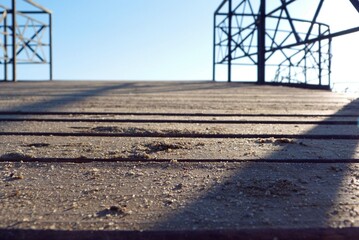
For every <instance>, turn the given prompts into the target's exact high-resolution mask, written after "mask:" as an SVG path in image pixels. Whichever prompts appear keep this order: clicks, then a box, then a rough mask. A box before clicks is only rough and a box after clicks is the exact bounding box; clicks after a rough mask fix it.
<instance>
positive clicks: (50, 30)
mask: <svg viewBox="0 0 359 240" xmlns="http://www.w3.org/2000/svg"><path fill="white" fill-rule="evenodd" d="M49 38H50V39H49V42H50V47H49V48H50V49H49V55H50V56H49V58H50V81H52V80H53V64H52V60H53V59H52V14H49Z"/></svg>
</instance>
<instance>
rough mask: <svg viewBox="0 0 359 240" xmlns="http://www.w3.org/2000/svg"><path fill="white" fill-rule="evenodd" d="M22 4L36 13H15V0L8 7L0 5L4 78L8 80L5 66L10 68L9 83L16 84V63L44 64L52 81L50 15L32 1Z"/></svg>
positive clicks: (1, 52)
mask: <svg viewBox="0 0 359 240" xmlns="http://www.w3.org/2000/svg"><path fill="white" fill-rule="evenodd" d="M24 1H25V2H26V3H28V4H29V6H30V5H31V6H32V7H33V8H35V9H36V10H23V11H18V10H17V7H16V0H12V6H11V8H7V7H5V6H2V5H0V30H1V31H0V64H3V65H4V78H3V79H4V81H7V80H9V78H8V66H11V67H12V81H16V79H17V65H18V64H47V65H49V79H50V80H52V12H51V11H49V10H48V9H46V8H44V7H42V6H41V5H39V4H37V3H35V2H33V1H32V0H24ZM44 19H45V20H44ZM1 36H2V37H1Z"/></svg>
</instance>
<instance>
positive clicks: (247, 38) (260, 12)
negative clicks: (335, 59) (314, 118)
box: [213, 0, 359, 88]
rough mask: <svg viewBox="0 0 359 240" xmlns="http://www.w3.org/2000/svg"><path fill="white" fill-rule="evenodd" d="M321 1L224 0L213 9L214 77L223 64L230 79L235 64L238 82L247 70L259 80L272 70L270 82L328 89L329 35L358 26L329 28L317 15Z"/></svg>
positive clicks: (329, 70)
mask: <svg viewBox="0 0 359 240" xmlns="http://www.w3.org/2000/svg"><path fill="white" fill-rule="evenodd" d="M350 1H351V3H352V4H353V5H354V6H355V7H358V5H359V1H358V0H350ZM324 2H325V1H324V0H312V1H311V3H310V4H311V6H312V11H308V9H309V8H308V7H307V6H306V5H304V4H305V2H304V1H301V0H271V1H266V0H223V1H222V3H221V4H220V6H219V7H218V9H217V10H216V11H215V14H214V58H213V80H216V78H217V75H218V71H217V68H218V67H219V66H225V67H226V68H227V69H226V71H225V72H226V73H227V78H228V81H229V82H230V81H232V78H233V75H234V71H233V67H235V66H239V71H238V72H235V74H236V77H238V75H239V76H240V79H239V80H241V81H246V80H248V79H246V77H247V76H248V75H251V76H256V81H257V82H258V83H261V84H263V83H267V82H269V81H268V80H267V79H266V76H267V75H268V74H271V75H272V76H273V78H272V79H271V80H270V82H277V83H289V84H293V83H295V84H306V85H316V86H321V87H325V88H330V73H331V58H332V54H331V40H332V38H333V37H337V36H341V35H344V34H348V33H352V32H356V31H359V27H357V28H352V29H348V30H345V31H341V32H337V33H331V32H330V28H329V26H328V25H327V24H324V23H320V22H318V20H317V19H318V16H319V14H320V11H321V9H322V6H323V4H324ZM300 9H305V10H306V11H302V12H300V11H299V10H300ZM298 12H299V14H298ZM296 15H298V16H296ZM253 67H254V68H253ZM254 72H255V73H254Z"/></svg>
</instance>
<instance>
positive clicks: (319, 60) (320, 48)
mask: <svg viewBox="0 0 359 240" xmlns="http://www.w3.org/2000/svg"><path fill="white" fill-rule="evenodd" d="M321 34H322V30H321V25H319V33H318V36H321ZM318 44H319V46H318V48H319V49H318V55H319V56H318V68H319V86H322V74H323V73H322V41H321V40H319V42H318ZM329 86H330V85H329Z"/></svg>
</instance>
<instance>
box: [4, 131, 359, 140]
mask: <svg viewBox="0 0 359 240" xmlns="http://www.w3.org/2000/svg"><path fill="white" fill-rule="evenodd" d="M0 136H34V137H36V136H40V137H134V138H289V139H313V140H357V139H359V135H342V134H341V135H320V134H318V135H306V134H298V135H295V134H166V133H164V134H160V133H153V134H151V133H146V134H133V133H131V134H127V133H67V132H62V133H61V132H0Z"/></svg>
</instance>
